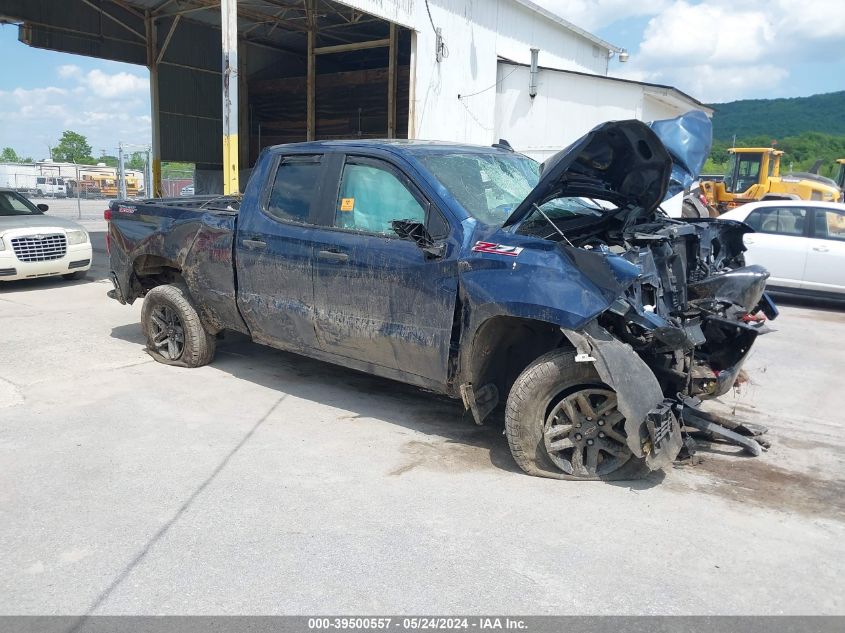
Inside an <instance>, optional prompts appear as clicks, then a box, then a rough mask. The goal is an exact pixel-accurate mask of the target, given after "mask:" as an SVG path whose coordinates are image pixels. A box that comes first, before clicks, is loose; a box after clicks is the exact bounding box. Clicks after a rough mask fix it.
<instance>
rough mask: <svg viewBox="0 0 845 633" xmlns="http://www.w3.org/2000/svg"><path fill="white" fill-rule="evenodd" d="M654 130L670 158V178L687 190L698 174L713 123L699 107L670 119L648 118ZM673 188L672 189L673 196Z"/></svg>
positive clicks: (706, 150) (711, 142) (704, 160)
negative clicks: (657, 119) (653, 119)
mask: <svg viewBox="0 0 845 633" xmlns="http://www.w3.org/2000/svg"><path fill="white" fill-rule="evenodd" d="M649 127H651V129H652V130H654V133H655V134H657V137H658V138H659V139H660V141H661V142H662V143H663V145H664V147H666V150H667V151H668V152H669V155H670V156H671V157H672V163H673V165H672V180H673V181H674V182H677V183H678V185H679V186H680V187H681V188H682V189H688V188H689V187H690V185H692V183H693V182H694V181H695V180H696V179H697V178H698V176H699V175H700V174H701V170H702V169H703V168H704V163H705V162H706V161H707V157H708V156H709V155H710V148H711V146H712V145H713V123H712V122H711V121H710V118H709V117H708V116H707V115H706V114H704V112H702V111H701V110H691V111H689V112H687V113H686V114H682V115H681V116H679V117H675V118H674V119H662V120H660V121H652V122H651V123H649ZM675 193H677V191H673V192H672V193H671V195H674V194H675Z"/></svg>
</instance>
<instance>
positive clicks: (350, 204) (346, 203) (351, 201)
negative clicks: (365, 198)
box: [340, 198, 355, 211]
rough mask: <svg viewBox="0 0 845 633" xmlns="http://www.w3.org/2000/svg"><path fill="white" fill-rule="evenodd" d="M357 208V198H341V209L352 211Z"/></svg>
mask: <svg viewBox="0 0 845 633" xmlns="http://www.w3.org/2000/svg"><path fill="white" fill-rule="evenodd" d="M354 208H355V198H341V199H340V210H341V211H352V209H354Z"/></svg>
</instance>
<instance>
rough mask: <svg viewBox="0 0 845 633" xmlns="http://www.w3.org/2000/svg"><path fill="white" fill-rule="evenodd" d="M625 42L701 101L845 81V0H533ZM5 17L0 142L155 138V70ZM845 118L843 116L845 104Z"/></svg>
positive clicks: (647, 69)
mask: <svg viewBox="0 0 845 633" xmlns="http://www.w3.org/2000/svg"><path fill="white" fill-rule="evenodd" d="M534 1H535V2H537V3H538V4H541V5H543V6H545V7H546V8H548V9H550V10H552V11H554V12H556V13H558V14H559V15H561V16H563V17H564V18H566V19H568V20H569V21H570V22H573V23H574V24H577V25H578V26H580V27H582V28H584V29H587V30H589V31H591V32H593V33H595V34H596V35H598V36H600V37H602V38H604V39H606V40H607V41H609V42H611V43H613V44H616V45H618V46H623V47H625V48H627V49H628V51H629V53H630V61H629V62H627V63H626V64H621V63H619V62H618V61H616V60H612V62H611V74H615V75H618V76H622V77H627V78H630V79H637V80H640V81H650V82H655V83H663V84H669V85H673V86H676V87H678V88H680V89H681V90H683V91H685V92H688V93H689V94H691V95H692V96H694V97H696V98H698V99H700V100H702V101H705V102H717V103H718V102H724V101H732V100H734V99H744V98H771V97H797V96H807V95H811V94H817V93H822V92H833V91H837V90H845V1H843V0H743V1H742V2H741V3H738V2H736V0H706V2H705V1H702V0H534ZM17 37H18V30H17V27H15V26H12V25H2V26H0V59H3V60H6V64H4V72H3V76H2V79H0V147H5V146H11V147H13V148H14V149H15V150H16V151H17V152H18V153H19V154H21V155H29V156H32V157H33V158H36V159H40V158H46V157H47V156H48V149H47V146H48V144H50V145H54V144H55V143H56V142H57V140H58V138H59V137H60V136H61V133H62V130H66V129H72V130H74V131H77V132H80V133H82V134H84V135H86V136H87V137H88V140H89V142H90V144H91V146H92V148H93V150H94V151H93V153H94V155H95V156H99V155H100V153H101V151H102V150H104V151H105V152H106V153H108V154H115V153H116V151H117V149H116V148H117V143H118V141H122V142H124V143H137V144H148V143H149V139H150V109H149V88H148V83H147V78H148V75H147V70H146V68H144V67H143V66H133V65H129V64H120V63H117V62H108V61H102V60H95V59H90V58H86V57H80V56H76V55H66V54H62V53H55V52H52V51H44V50H38V49H34V48H30V47H28V46H24V45H23V44H21V43H20V42H18V39H17ZM843 116H845V113H843Z"/></svg>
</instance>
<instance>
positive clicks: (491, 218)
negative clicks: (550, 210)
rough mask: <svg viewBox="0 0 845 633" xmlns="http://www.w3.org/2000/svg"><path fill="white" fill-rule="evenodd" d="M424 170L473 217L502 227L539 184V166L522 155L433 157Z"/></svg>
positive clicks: (425, 158)
mask: <svg viewBox="0 0 845 633" xmlns="http://www.w3.org/2000/svg"><path fill="white" fill-rule="evenodd" d="M419 160H420V162H422V163H423V164H424V165H425V166H426V168H427V169H428V170H429V171H430V172H431V173H432V175H433V176H434V177H435V178H436V179H437V180H438V181H439V182H440V184H442V185H443V186H444V187H445V188H446V189H448V190H449V192H450V193H451V194H452V195H453V196H455V198H456V199H457V201H458V202H459V203H460V204H461V206H462V207H463V208H464V209H465V210H466V212H467V213H469V214H470V215H471V216H472V217H474V218H476V219H478V220H480V221H481V222H483V223H484V224H489V225H492V226H501V225H502V224H504V222H505V220H507V219H508V217H509V216H510V214H511V213H512V212H513V210H514V209H516V207H517V206H519V203H520V202H522V201H523V200H524V199H525V197H526V196H527V195H528V194H529V193H530V192H531V190H532V189H533V188H534V187H536V186H537V183H538V182H539V180H540V164H539V163H538V162H537V161H535V160H532V159H531V158H528V157H527V156H523V155H522V154H504V153H492V152H491V153H482V152H478V153H448V154H447V153H432V154H428V155H422V156H419Z"/></svg>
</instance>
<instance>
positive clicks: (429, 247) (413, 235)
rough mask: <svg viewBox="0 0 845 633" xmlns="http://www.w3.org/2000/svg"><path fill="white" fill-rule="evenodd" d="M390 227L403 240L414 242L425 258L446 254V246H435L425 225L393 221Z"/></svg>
mask: <svg viewBox="0 0 845 633" xmlns="http://www.w3.org/2000/svg"><path fill="white" fill-rule="evenodd" d="M390 225H391V226H392V227H393V232H394V233H396V235H398V236H399V237H401V238H402V239H403V240H411V241H413V242H416V244H417V246H419V247H420V250H422V252H423V253H425V254H426V256H427V257H443V255H445V254H446V244H443V243H440V244H435V243H434V238H432V237H431V235H429V233H428V230H427V229H426V228H425V224H423V223H422V222H417V221H416V220H393V221H392V222H391V223H390Z"/></svg>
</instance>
